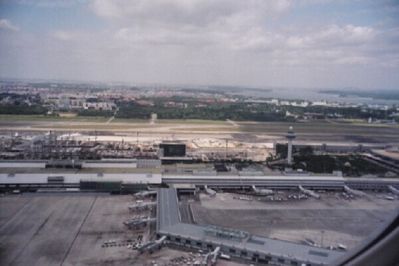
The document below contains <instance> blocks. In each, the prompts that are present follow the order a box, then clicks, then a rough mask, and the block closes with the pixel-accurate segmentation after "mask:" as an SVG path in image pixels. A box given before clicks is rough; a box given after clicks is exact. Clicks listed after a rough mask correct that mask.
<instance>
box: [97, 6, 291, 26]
mask: <svg viewBox="0 0 399 266" xmlns="http://www.w3.org/2000/svg"><path fill="white" fill-rule="evenodd" d="M290 5H291V1H289V0H275V1H263V0H246V1H241V0H190V1H186V0H153V1H147V0H93V1H92V2H91V4H90V6H91V8H92V10H93V11H94V12H95V14H97V15H98V16H100V17H103V18H107V19H110V20H114V21H115V20H119V21H125V22H126V21H139V22H140V24H147V23H155V24H156V23H167V24H178V23H185V24H193V25H206V24H209V23H214V22H216V21H217V20H223V19H229V18H232V17H234V16H237V15H238V14H241V15H248V14H249V15H251V16H253V17H255V18H259V17H260V16H262V15H273V14H275V13H280V12H283V11H285V10H287V9H288V8H289V6H290Z"/></svg>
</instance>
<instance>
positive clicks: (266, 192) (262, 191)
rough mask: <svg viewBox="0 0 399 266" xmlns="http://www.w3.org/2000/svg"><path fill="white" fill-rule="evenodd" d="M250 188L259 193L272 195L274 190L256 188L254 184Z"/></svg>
mask: <svg viewBox="0 0 399 266" xmlns="http://www.w3.org/2000/svg"><path fill="white" fill-rule="evenodd" d="M252 190H253V191H254V192H255V193H256V194H259V195H273V194H274V192H273V190H271V189H265V188H261V189H259V188H256V187H255V186H252Z"/></svg>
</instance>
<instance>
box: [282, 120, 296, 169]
mask: <svg viewBox="0 0 399 266" xmlns="http://www.w3.org/2000/svg"><path fill="white" fill-rule="evenodd" d="M285 137H286V138H287V140H288V152H287V163H288V164H289V165H291V164H292V140H293V139H295V138H296V135H295V132H294V129H293V127H289V129H288V132H287V135H286V136H285Z"/></svg>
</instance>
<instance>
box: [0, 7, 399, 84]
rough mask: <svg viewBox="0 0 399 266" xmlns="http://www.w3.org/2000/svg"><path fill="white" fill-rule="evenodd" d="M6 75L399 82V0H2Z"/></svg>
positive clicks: (1, 60)
mask: <svg viewBox="0 0 399 266" xmlns="http://www.w3.org/2000/svg"><path fill="white" fill-rule="evenodd" d="M0 77H2V78H22V79H57V80H74V81H98V82H127V83H132V84H140V83H148V84H155V83H156V84H190V85H232V86H234V85H236V86H251V87H260V88H266V87H267V88H269V87H275V86H277V87H294V88H297V87H298V88H340V89H342V88H360V89H373V90H379V89H393V90H399V1H397V0H378V1H376V0H245V1H243V0H151V1H149V0H0Z"/></svg>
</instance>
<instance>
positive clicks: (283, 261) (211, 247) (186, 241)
mask: <svg viewBox="0 0 399 266" xmlns="http://www.w3.org/2000/svg"><path fill="white" fill-rule="evenodd" d="M167 239H168V240H170V237H169V236H168V238H167ZM175 241H176V242H181V239H180V238H179V237H176V238H175ZM184 242H185V243H186V244H191V241H190V240H188V239H185V240H184ZM195 245H196V246H197V247H201V246H202V243H201V242H198V241H197V242H195ZM206 247H207V248H208V249H213V245H212V244H207V245H206ZM229 252H230V253H232V254H235V253H236V250H235V249H233V248H230V249H229ZM240 255H241V256H244V257H247V256H248V252H247V251H244V250H243V251H241V253H240ZM271 259H272V258H271V257H269V256H265V258H264V259H260V258H259V254H256V253H255V254H254V255H253V257H252V260H254V261H258V262H261V263H262V262H265V263H267V262H268V261H270V260H271ZM277 262H278V263H285V260H284V259H283V258H278V259H277ZM291 265H293V266H296V265H298V262H297V261H291ZM309 265H310V264H309Z"/></svg>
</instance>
